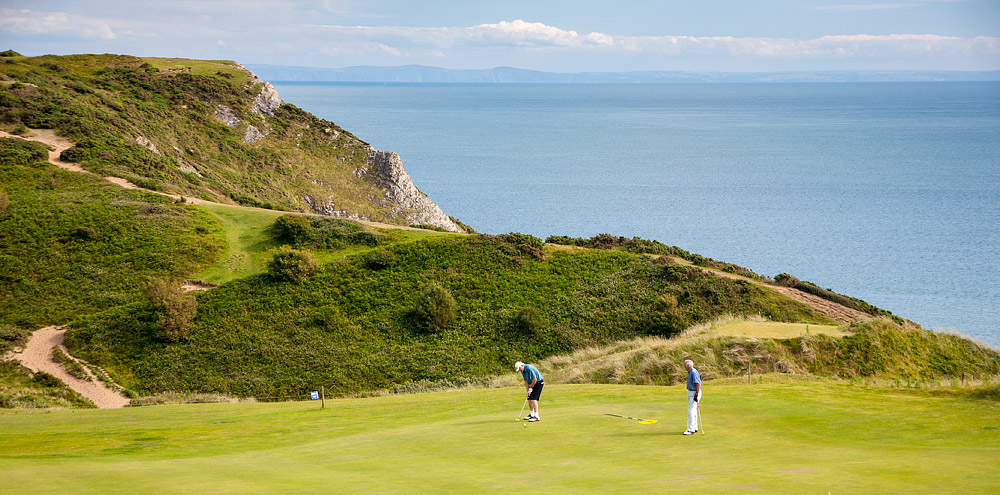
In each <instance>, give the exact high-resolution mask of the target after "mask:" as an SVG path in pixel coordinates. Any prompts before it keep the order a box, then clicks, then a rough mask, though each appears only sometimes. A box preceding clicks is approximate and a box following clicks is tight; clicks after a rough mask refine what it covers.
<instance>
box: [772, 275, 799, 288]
mask: <svg viewBox="0 0 1000 495" xmlns="http://www.w3.org/2000/svg"><path fill="white" fill-rule="evenodd" d="M774 283H775V284H777V285H781V286H784V287H795V285H796V284H798V283H799V279H797V278H795V277H793V276H791V275H789V274H787V273H779V274H777V275H775V276H774Z"/></svg>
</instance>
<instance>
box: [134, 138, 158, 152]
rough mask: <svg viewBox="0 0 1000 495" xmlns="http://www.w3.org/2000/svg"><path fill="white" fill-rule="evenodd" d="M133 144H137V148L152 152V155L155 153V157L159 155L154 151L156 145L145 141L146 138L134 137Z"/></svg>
mask: <svg viewBox="0 0 1000 495" xmlns="http://www.w3.org/2000/svg"><path fill="white" fill-rule="evenodd" d="M135 144H138V145H139V146H142V147H145V148H146V149H148V150H149V151H152V152H153V153H156V154H157V155H159V154H160V151H159V150H157V149H156V145H155V144H153V143H152V142H150V141H149V140H148V139H146V136H138V137H136V138H135Z"/></svg>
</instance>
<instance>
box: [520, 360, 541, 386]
mask: <svg viewBox="0 0 1000 495" xmlns="http://www.w3.org/2000/svg"><path fill="white" fill-rule="evenodd" d="M521 376H523V377H524V381H526V382H528V383H531V379H532V378H534V379H535V380H538V383H542V381H543V380H542V374H541V373H539V372H538V368H536V367H534V366H532V365H530V364H527V363H525V365H524V371H522V372H521Z"/></svg>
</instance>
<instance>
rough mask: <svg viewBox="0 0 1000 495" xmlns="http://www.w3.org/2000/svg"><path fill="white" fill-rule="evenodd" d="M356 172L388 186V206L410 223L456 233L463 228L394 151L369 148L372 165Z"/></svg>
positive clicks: (384, 187)
mask: <svg viewBox="0 0 1000 495" xmlns="http://www.w3.org/2000/svg"><path fill="white" fill-rule="evenodd" d="M355 174H356V175H357V176H358V177H360V178H364V179H367V180H369V181H371V182H372V183H374V184H375V185H376V186H378V187H380V188H382V189H385V199H386V200H387V203H388V204H387V205H386V206H387V207H389V208H390V209H391V210H392V212H393V213H394V214H395V215H396V216H397V217H398V218H399V219H401V220H403V221H405V222H406V223H409V224H416V225H434V226H436V227H441V228H444V229H447V230H450V231H452V232H461V231H462V230H461V229H459V228H458V226H457V225H455V222H452V221H451V219H450V218H448V215H445V213H444V212H443V211H441V208H440V207H439V206H438V205H437V204H435V203H434V202H433V201H431V200H430V198H428V197H427V195H425V194H424V193H422V192H420V190H418V189H417V188H416V186H414V185H413V180H412V179H410V176H409V174H407V173H406V170H403V161H402V160H400V159H399V155H397V154H395V153H393V152H391V151H379V150H376V149H375V148H369V149H368V167H367V168H364V169H360V168H359V169H357V170H356V171H355Z"/></svg>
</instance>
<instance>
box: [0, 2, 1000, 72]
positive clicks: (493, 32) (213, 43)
mask: <svg viewBox="0 0 1000 495" xmlns="http://www.w3.org/2000/svg"><path fill="white" fill-rule="evenodd" d="M5 49H13V50H15V51H17V52H20V53H21V54H24V55H43V54H57V55H67V54H75V53H119V54H129V55H137V56H149V57H181V58H195V59H208V60H235V61H237V62H240V63H242V64H248V65H249V64H273V65H289V66H304V67H328V68H337V67H349V66H355V65H374V66H398V65H410V64H417V65H429V66H435V67H444V68H449V69H488V68H493V67H501V66H507V67H517V68H521V69H532V70H541V71H548V72H624V71H722V72H754V71H817V70H963V71H982V70H1000V0H872V1H868V0H700V1H697V0H681V1H678V0H634V1H630V0H618V1H615V2H609V1H607V0H602V1H594V0H494V1H488V2H484V1H476V0H423V1H406V0H321V1H305V0H243V1H238V0H169V1H161V0H141V1H136V0H128V1H122V0H0V50H5Z"/></svg>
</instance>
